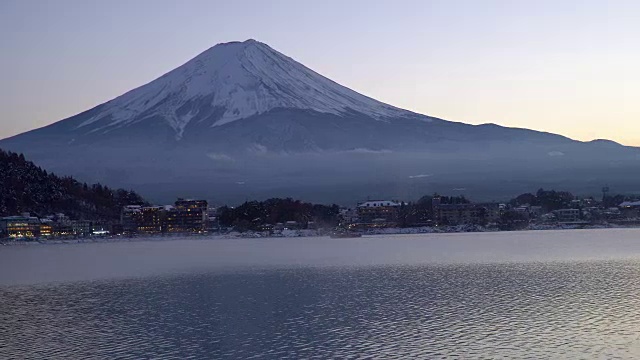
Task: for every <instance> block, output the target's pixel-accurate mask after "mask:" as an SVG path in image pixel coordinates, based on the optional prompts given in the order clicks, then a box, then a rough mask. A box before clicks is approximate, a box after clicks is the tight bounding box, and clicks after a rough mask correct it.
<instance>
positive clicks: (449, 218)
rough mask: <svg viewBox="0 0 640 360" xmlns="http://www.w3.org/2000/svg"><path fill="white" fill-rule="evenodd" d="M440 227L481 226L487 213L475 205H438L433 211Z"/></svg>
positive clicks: (485, 219)
mask: <svg viewBox="0 0 640 360" xmlns="http://www.w3.org/2000/svg"><path fill="white" fill-rule="evenodd" d="M434 210H435V212H436V216H437V219H438V224H440V225H462V224H481V223H484V222H486V221H487V211H486V209H485V208H484V207H482V206H477V205H476V204H440V205H438V207H437V208H435V209H434Z"/></svg>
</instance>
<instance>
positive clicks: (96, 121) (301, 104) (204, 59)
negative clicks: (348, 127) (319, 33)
mask: <svg viewBox="0 0 640 360" xmlns="http://www.w3.org/2000/svg"><path fill="white" fill-rule="evenodd" d="M196 104H197V105H198V106H194V105H196ZM277 108H289V109H304V110H313V111H317V112H320V113H326V114H334V115H341V114H345V113H348V112H357V113H361V114H364V115H367V116H370V117H372V118H374V119H377V120H384V119H389V118H397V117H405V116H414V115H415V114H413V113H411V112H409V111H406V110H402V109H398V108H395V107H393V106H390V105H387V104H383V103H381V102H379V101H376V100H374V99H371V98H368V97H366V96H364V95H361V94H359V93H357V92H355V91H353V90H350V89H348V88H346V87H344V86H341V85H339V84H337V83H335V82H333V81H331V80H329V79H327V78H325V77H323V76H321V75H319V74H317V73H315V72H314V71H312V70H310V69H308V68H306V67H305V66H303V65H302V64H300V63H298V62H296V61H294V60H293V59H291V58H289V57H286V56H284V55H282V54H281V53H279V52H277V51H275V50H273V49H272V48H270V47H269V46H267V45H265V44H263V43H260V42H258V41H255V40H247V41H244V42H232V43H226V44H219V45H216V46H214V47H212V48H210V49H209V50H207V51H205V52H203V53H202V54H200V55H198V56H197V57H195V58H194V59H192V60H191V61H189V62H187V63H186V64H184V65H182V66H181V67H179V68H177V69H175V70H173V71H171V72H169V73H167V74H165V75H163V76H162V77H160V78H158V79H156V80H154V81H152V82H150V83H148V84H146V85H144V86H141V87H139V88H137V89H134V90H132V91H130V92H128V93H126V94H124V95H122V96H120V97H118V98H116V99H114V100H112V101H110V102H108V103H106V104H105V105H104V106H103V109H102V110H101V111H100V112H98V113H97V114H95V115H93V116H92V117H90V118H89V119H87V120H85V121H83V122H82V123H81V124H79V125H78V128H79V129H81V128H85V127H87V126H88V125H94V126H91V130H90V131H91V132H96V131H97V132H100V131H104V130H108V131H111V130H113V129H114V128H118V127H121V126H127V125H130V124H132V123H135V122H139V121H144V120H145V119H150V118H156V119H157V120H158V121H164V122H166V123H167V124H168V125H169V126H170V127H171V128H172V129H173V130H174V131H175V132H176V138H177V139H180V138H182V136H183V133H184V131H185V128H186V127H187V125H188V124H189V123H190V122H191V121H193V120H194V119H197V120H199V121H206V124H207V125H209V126H220V125H224V124H227V123H230V122H233V121H236V120H239V119H245V118H248V117H251V116H254V115H260V114H264V113H266V112H268V111H270V110H273V109H277ZM425 119H427V118H425Z"/></svg>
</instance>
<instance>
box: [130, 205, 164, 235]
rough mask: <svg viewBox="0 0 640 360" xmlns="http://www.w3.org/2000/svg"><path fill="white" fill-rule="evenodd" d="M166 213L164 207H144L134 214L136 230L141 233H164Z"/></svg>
mask: <svg viewBox="0 0 640 360" xmlns="http://www.w3.org/2000/svg"><path fill="white" fill-rule="evenodd" d="M165 217H166V212H165V208H164V206H145V207H143V208H141V209H140V212H139V213H137V214H136V216H135V218H136V221H137V230H138V232H141V233H147V234H159V233H162V232H164V228H165V226H164V225H165Z"/></svg>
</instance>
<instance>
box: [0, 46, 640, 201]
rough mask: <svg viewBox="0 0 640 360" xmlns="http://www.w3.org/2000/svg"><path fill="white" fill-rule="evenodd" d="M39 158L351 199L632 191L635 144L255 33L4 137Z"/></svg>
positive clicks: (113, 179) (62, 167) (152, 182)
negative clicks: (486, 118) (534, 125)
mask: <svg viewBox="0 0 640 360" xmlns="http://www.w3.org/2000/svg"><path fill="white" fill-rule="evenodd" d="M0 148H4V149H7V150H12V151H17V152H22V153H24V154H25V155H26V156H27V157H29V158H30V159H32V160H34V162H36V163H37V164H38V165H40V166H42V167H44V168H46V169H49V170H52V171H55V172H57V173H61V174H69V175H73V176H75V177H78V178H80V179H84V180H86V181H100V182H104V183H107V184H109V185H112V186H125V187H130V188H133V189H135V190H138V191H139V192H141V193H142V194H143V195H145V196H147V197H148V198H150V199H152V200H156V201H168V200H171V199H172V198H174V197H176V196H198V197H204V198H208V199H210V200H212V201H214V202H217V203H219V202H238V201H242V200H245V199H249V198H264V197H269V196H296V197H301V198H304V199H308V200H314V201H324V202H329V201H331V202H339V203H349V202H352V201H356V200H359V199H363V198H366V197H368V196H373V197H393V198H400V197H402V198H412V197H415V196H418V195H420V194H425V193H430V192H434V191H439V192H445V193H446V192H451V191H464V192H465V194H468V195H471V196H474V197H476V198H482V199H489V198H500V197H506V196H510V195H514V194H516V193H517V192H519V191H532V190H535V189H537V188H538V187H541V186H544V187H558V188H566V189H571V190H574V191H580V192H583V193H589V192H597V191H598V189H599V188H600V186H602V185H603V184H605V183H607V184H609V185H610V186H612V187H616V188H617V189H618V190H619V191H637V190H640V189H638V187H637V182H636V179H637V178H638V175H640V150H639V149H637V148H633V147H625V146H622V145H619V144H617V143H614V142H611V141H607V140H596V141H591V142H580V141H575V140H571V139H569V138H566V137H563V136H560V135H555V134H550V133H543V132H537V131H532V130H527V129H515V128H506V127H501V126H498V125H494V124H484V125H468V124H464V123H457V122H451V121H446V120H442V119H438V118H434V117H429V116H425V115H421V114H417V113H414V112H411V111H407V110H403V109H399V108H396V107H394V106H391V105H388V104H384V103H382V102H379V101H376V100H374V99H372V98H369V97H367V96H364V95H362V94H359V93H357V92H355V91H353V90H351V89H349V88H347V87H344V86H342V85H340V84H337V83H335V82H333V81H331V80H329V79H328V78H326V77H324V76H322V75H320V74H318V73H316V72H314V71H313V70H311V69H309V68H307V67H305V66H304V65H302V64H300V63H298V62H296V61H295V60H293V59H291V58H289V57H287V56H285V55H283V54H281V53H279V52H278V51H276V50H274V49H272V48H271V47H269V46H268V45H266V44H263V43H260V42H258V41H255V40H247V41H244V42H231V43H225V44H218V45H216V46H214V47H212V48H210V49H208V50H206V51H205V52H203V53H201V54H200V55H198V56H196V57H195V58H194V59H192V60H190V61H188V62H187V63H185V64H184V65H182V66H180V67H178V68H176V69H174V70H172V71H170V72H168V73H167V74H165V75H163V76H161V77H160V78H158V79H156V80H153V81H152V82H150V83H148V84H146V85H143V86H141V87H139V88H136V89H134V90H131V91H129V92H127V93H125V94H123V95H121V96H119V97H117V98H115V99H113V100H111V101H108V102H106V103H104V104H101V105H98V106H96V107H94V108H92V109H90V110H87V111H85V112H83V113H80V114H78V115H75V116H72V117H70V118H68V119H64V120H61V121H58V122H56V123H53V124H51V125H49V126H46V127H43V128H40V129H36V130H32V131H29V132H26V133H23V134H20V135H17V136H14V137H11V138H7V139H4V140H1V141H0Z"/></svg>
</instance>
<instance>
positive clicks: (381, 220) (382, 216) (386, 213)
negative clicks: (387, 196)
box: [357, 200, 403, 227]
mask: <svg viewBox="0 0 640 360" xmlns="http://www.w3.org/2000/svg"><path fill="white" fill-rule="evenodd" d="M402 205H403V204H402V203H400V202H396V201H389V200H373V201H366V202H363V203H360V204H358V206H357V211H358V218H359V221H360V223H361V224H368V225H370V226H380V227H384V226H396V225H397V221H398V213H399V210H400V207H401V206H402Z"/></svg>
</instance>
